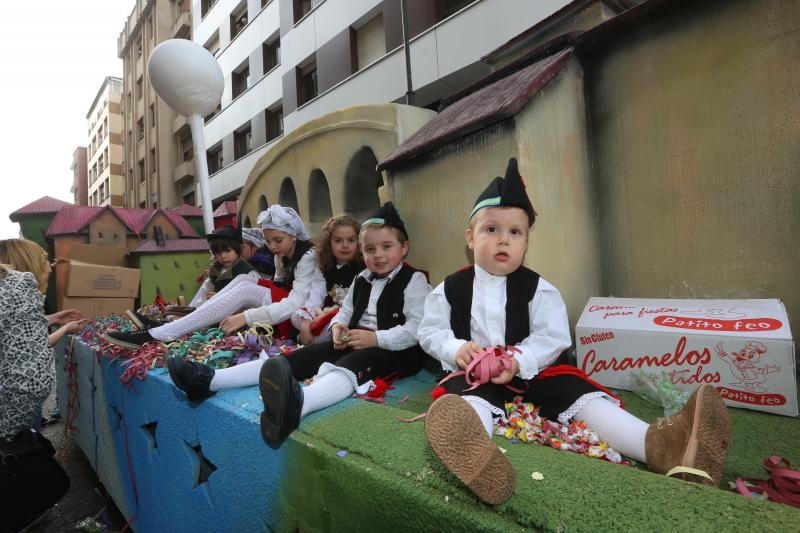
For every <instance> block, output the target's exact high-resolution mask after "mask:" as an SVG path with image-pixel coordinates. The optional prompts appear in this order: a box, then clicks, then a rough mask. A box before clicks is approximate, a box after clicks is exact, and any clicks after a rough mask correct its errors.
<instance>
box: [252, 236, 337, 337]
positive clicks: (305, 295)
mask: <svg viewBox="0 0 800 533" xmlns="http://www.w3.org/2000/svg"><path fill="white" fill-rule="evenodd" d="M275 279H276V280H278V281H279V280H281V279H283V265H282V261H276V265H275ZM320 284H321V286H322V288H323V289H324V287H325V278H324V277H323V276H322V271H321V270H320V269H319V266H318V265H317V251H316V250H315V249H314V248H311V249H310V250H308V251H307V252H306V253H305V254H303V257H301V258H300V261H298V262H297V266H296V267H295V269H294V283H293V284H292V290H291V291H289V295H288V296H287V297H286V298H284V299H283V300H281V301H280V302H273V303H271V304H269V305H264V306H261V307H256V308H254V309H248V310H247V311H245V312H244V318H245V320H247V325H248V326H252V325H253V324H255V323H256V322H262V323H267V324H279V323H281V322H283V321H284V320H286V319H288V318H289V317H291V316H292V313H294V312H295V310H297V309H298V308H300V307H302V306H304V305H305V306H307V307H311V308H314V307H322V302H323V300H322V298H324V290H323V291H320V290H319V287H320Z"/></svg>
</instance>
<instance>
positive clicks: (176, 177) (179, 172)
mask: <svg viewBox="0 0 800 533" xmlns="http://www.w3.org/2000/svg"><path fill="white" fill-rule="evenodd" d="M194 176H195V166H194V159H190V160H189V161H184V162H183V163H181V164H180V165H178V166H177V167H175V170H174V171H173V172H172V181H174V182H175V183H178V182H179V181H181V180H183V179H187V178H191V179H194Z"/></svg>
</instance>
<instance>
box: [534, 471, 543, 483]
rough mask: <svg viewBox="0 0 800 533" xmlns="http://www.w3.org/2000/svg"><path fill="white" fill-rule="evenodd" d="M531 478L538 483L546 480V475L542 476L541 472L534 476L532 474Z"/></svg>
mask: <svg viewBox="0 0 800 533" xmlns="http://www.w3.org/2000/svg"><path fill="white" fill-rule="evenodd" d="M531 477H532V478H533V479H535V480H536V481H541V480H543V479H544V475H542V473H541V472H534V473H533V474H531Z"/></svg>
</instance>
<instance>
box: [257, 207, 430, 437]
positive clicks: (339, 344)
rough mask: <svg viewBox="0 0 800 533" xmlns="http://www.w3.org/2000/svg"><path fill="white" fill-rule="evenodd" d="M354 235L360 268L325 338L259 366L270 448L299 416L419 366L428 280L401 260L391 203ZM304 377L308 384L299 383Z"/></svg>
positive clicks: (401, 233) (405, 244)
mask: <svg viewBox="0 0 800 533" xmlns="http://www.w3.org/2000/svg"><path fill="white" fill-rule="evenodd" d="M359 241H360V244H361V250H362V253H363V254H364V262H365V264H366V269H365V270H363V271H362V272H361V273H359V274H358V276H357V277H356V278H355V280H354V281H353V283H352V285H350V290H349V291H348V292H347V296H346V297H345V299H344V301H343V302H342V307H341V309H340V310H339V313H338V314H337V315H336V317H335V318H334V319H333V320H332V326H331V333H332V337H333V339H332V341H328V342H323V343H318V344H312V345H310V346H306V347H305V348H301V349H299V350H296V351H294V352H292V353H291V354H290V355H289V356H288V357H283V356H276V357H271V358H269V359H267V360H266V361H265V362H264V364H263V366H262V367H261V376H260V378H259V388H260V390H261V398H262V401H263V402H264V412H263V413H262V414H261V435H262V437H263V438H264V440H265V441H266V443H267V444H268V445H269V446H271V447H272V448H279V447H280V446H281V445H282V444H283V442H284V441H285V440H286V439H287V438H288V436H289V435H290V434H291V433H292V431H294V430H295V429H296V428H297V427H298V425H299V424H300V419H301V418H302V417H304V416H306V415H307V414H309V413H312V412H314V411H318V410H320V409H324V408H325V407H328V406H331V405H334V404H336V403H338V402H340V401H342V400H344V399H346V398H348V397H350V396H352V395H353V393H359V394H363V393H366V392H367V391H368V390H369V389H370V387H371V386H372V384H373V380H375V379H377V378H386V377H388V376H393V377H396V378H403V377H407V376H413V375H414V374H416V373H417V372H419V370H420V369H421V368H422V364H423V362H424V359H425V353H424V352H423V351H422V349H421V348H420V346H419V344H418V342H417V327H418V325H419V321H420V320H421V319H422V305H423V302H424V301H425V296H426V295H427V294H428V292H429V291H430V285H429V284H428V281H427V276H426V274H425V273H424V272H421V271H419V270H416V269H414V268H413V267H411V266H409V265H408V264H406V263H404V259H405V257H406V256H407V255H408V249H409V240H408V234H407V232H406V229H405V225H404V224H403V221H402V220H401V219H400V216H399V215H398V213H397V210H396V209H395V208H394V206H393V205H392V203H391V202H387V203H386V204H385V205H384V206H383V207H381V208H380V209H379V210H378V211H377V212H376V213H375V214H374V215H373V216H372V217H370V218H369V219H367V220H366V221H365V222H364V223H363V224H362V225H361V230H360V232H359ZM311 377H313V378H314V380H313V382H312V383H311V385H309V386H307V387H301V386H300V381H303V380H306V379H308V378H311Z"/></svg>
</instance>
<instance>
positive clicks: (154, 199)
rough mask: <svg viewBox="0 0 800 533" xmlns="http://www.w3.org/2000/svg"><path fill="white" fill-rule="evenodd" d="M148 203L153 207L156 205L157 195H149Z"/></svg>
mask: <svg viewBox="0 0 800 533" xmlns="http://www.w3.org/2000/svg"><path fill="white" fill-rule="evenodd" d="M150 205H151V206H152V207H153V209H155V208H157V207H158V195H157V194H156V193H153V194H151V195H150Z"/></svg>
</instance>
